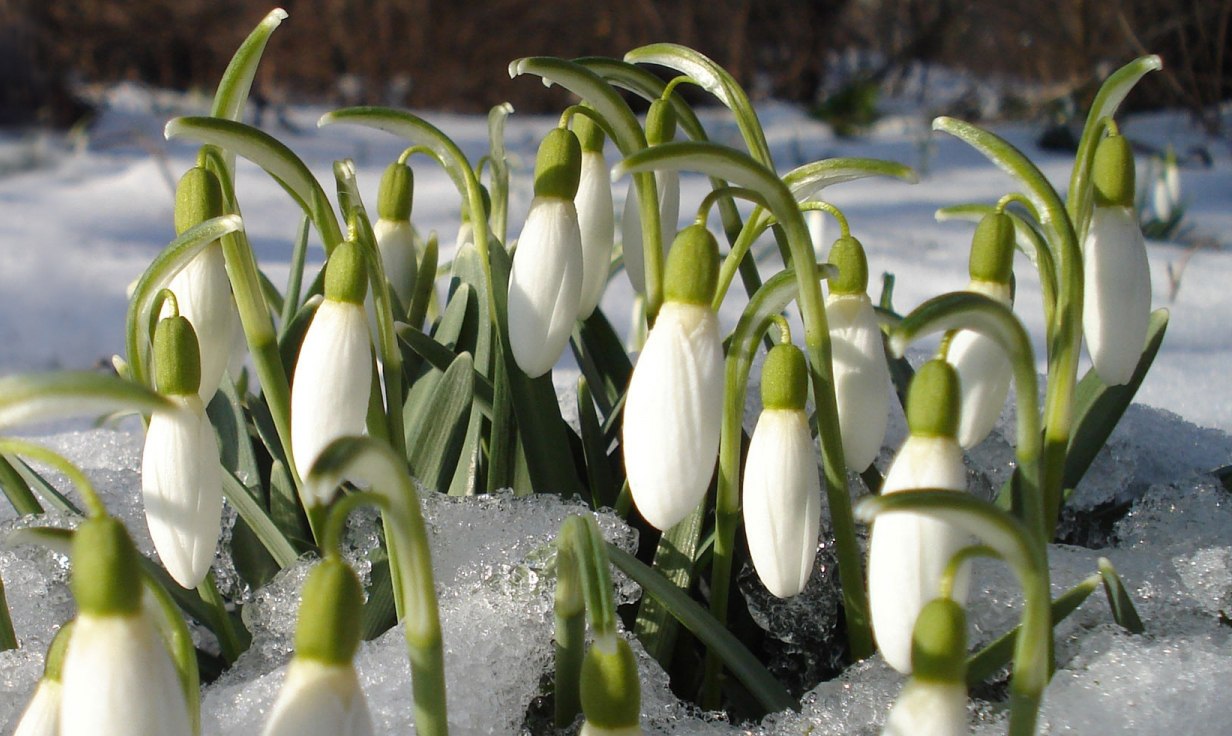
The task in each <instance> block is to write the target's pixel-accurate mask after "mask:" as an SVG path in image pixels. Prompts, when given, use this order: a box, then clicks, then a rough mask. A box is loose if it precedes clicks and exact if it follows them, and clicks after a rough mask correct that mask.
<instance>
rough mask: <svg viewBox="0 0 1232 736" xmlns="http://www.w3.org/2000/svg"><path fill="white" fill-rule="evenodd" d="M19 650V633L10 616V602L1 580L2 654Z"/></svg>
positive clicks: (0, 648) (0, 630)
mask: <svg viewBox="0 0 1232 736" xmlns="http://www.w3.org/2000/svg"><path fill="white" fill-rule="evenodd" d="M16 648H17V632H16V631H14V630H13V617H12V616H11V615H9V601H8V598H6V597H5V595H4V580H0V652H7V651H9V650H10V649H16Z"/></svg>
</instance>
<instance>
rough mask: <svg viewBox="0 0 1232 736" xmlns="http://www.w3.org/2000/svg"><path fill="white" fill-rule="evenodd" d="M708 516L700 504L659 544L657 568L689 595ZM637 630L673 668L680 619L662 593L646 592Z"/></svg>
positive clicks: (652, 652) (648, 650)
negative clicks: (661, 595)
mask: <svg viewBox="0 0 1232 736" xmlns="http://www.w3.org/2000/svg"><path fill="white" fill-rule="evenodd" d="M705 520H706V508H705V504H698V505H697V508H695V509H693V511H692V512H691V513H690V514H689V515H688V516H686V517H685V518H684V519H683V520H681V521H680V523H678V524H676V526H673V527H672V528H671V529H668V530H667V531H665V532H663V536H662V537H660V538H659V546H658V547H656V548H655V556H654V566H653V569H654V570H655V572H658V573H659V574H660V575H662V576H663V579H664V580H666V581H667V582H669V583H671V584H672V585H673V586H675V588H676V589H677V590H679V591H680V592H681V593H682V594H684V595H688V591H689V589H690V588H691V587H692V586H693V574H694V570H695V565H694V560H695V559H696V558H697V554H698V549H699V547H700V543H701V536H702V526H703V524H704V523H705ZM633 631H634V632H635V633H636V634H637V639H638V641H640V642H641V643H642V646H644V647H645V648H646V653H647V654H649V655H650V656H652V657H654V658H655V661H656V662H658V663H659V664H660V665H662V667H663V669H665V670H667V669H670V666H671V661H672V654H673V653H674V652H675V650H676V637H677V636H678V634H679V631H680V622H679V621H677V620H676V617H675V616H674V615H673V613H672V611H671V608H670V606H669V604H668V603H667V602H666V601H664V600H663V599H662V598H661V597H659V596H658V595H653V594H649V593H648V594H647V595H644V596H642V602H641V605H639V606H638V608H637V621H636V622H635V623H634V626H633Z"/></svg>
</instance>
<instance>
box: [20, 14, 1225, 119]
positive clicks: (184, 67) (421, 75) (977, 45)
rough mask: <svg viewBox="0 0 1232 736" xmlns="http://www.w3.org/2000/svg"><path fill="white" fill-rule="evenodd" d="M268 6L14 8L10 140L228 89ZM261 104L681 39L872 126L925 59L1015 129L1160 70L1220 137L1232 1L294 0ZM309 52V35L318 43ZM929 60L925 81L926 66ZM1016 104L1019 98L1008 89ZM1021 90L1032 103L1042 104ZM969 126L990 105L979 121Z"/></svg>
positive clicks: (524, 107) (497, 97)
mask: <svg viewBox="0 0 1232 736" xmlns="http://www.w3.org/2000/svg"><path fill="white" fill-rule="evenodd" d="M270 7H272V5H266V4H258V3H253V2H251V1H250V0H109V1H100V0H78V1H77V2H49V1H48V0H0V125H8V126H13V125H28V124H42V125H48V124H50V125H55V126H69V125H72V124H74V123H76V122H78V121H80V120H82V119H83V118H87V117H88V116H89V115H90V109H91V102H90V94H89V90H90V85H98V84H109V83H114V82H117V81H135V82H141V83H144V84H149V85H151V86H155V87H160V88H170V89H179V90H193V89H197V90H200V91H202V92H204V93H212V90H213V86H214V84H215V83H216V80H217V79H218V78H219V75H220V73H221V71H222V69H223V68H224V67H225V65H226V62H227V60H228V59H229V58H230V55H231V54H232V53H233V51H234V50H235V48H236V45H237V44H238V43H239V42H240V41H241V40H242V38H243V37H244V35H245V34H246V33H247V32H248V30H249V29H251V28H252V27H253V25H254V24H255V23H256V22H257V21H258V20H259V19H260V18H261V17H262V16H263V15H264V14H265V13H266V12H267V11H268V10H269V9H270ZM284 7H285V8H286V10H287V11H288V12H289V13H290V19H289V20H288V21H287V23H288V24H290V25H289V28H292V29H293V30H294V33H293V34H292V33H282V34H275V35H274V37H273V40H272V42H271V43H270V46H269V50H268V51H267V53H266V58H265V61H263V63H262V66H261V77H260V78H259V79H258V81H257V92H258V94H259V95H260V99H263V100H264V101H266V102H270V103H272V104H274V105H277V104H280V103H282V102H289V101H296V102H301V101H308V102H321V103H324V104H331V105H338V104H357V103H364V104H385V105H395V106H407V107H414V108H417V109H434V110H448V111H458V112H482V111H486V110H487V109H488V108H489V107H490V106H491V105H493V104H496V103H498V102H502V101H506V100H508V101H511V102H513V104H514V106H515V108H516V109H518V110H519V111H520V112H533V111H541V110H547V109H550V108H552V107H555V108H556V109H559V103H560V101H561V99H562V98H561V95H562V93H561V92H560V91H558V90H548V89H544V88H542V87H541V86H539V85H530V84H511V83H510V82H509V78H508V76H507V74H506V67H507V64H508V62H509V61H510V60H511V59H514V58H516V57H520V56H527V55H534V54H548V55H553V56H561V57H574V56H581V55H592V54H599V55H615V56H620V55H622V54H623V52H625V51H626V50H628V49H631V48H633V47H636V46H639V45H642V44H646V43H651V42H655V41H674V42H678V43H683V44H686V45H689V46H692V47H694V48H697V49H699V50H700V51H702V52H704V53H706V54H707V55H709V56H711V57H712V58H714V59H715V60H717V61H718V62H720V63H721V64H722V65H724V66H725V67H727V68H728V69H729V70H731V71H732V72H733V73H734V74H735V75H736V77H737V78H738V79H739V80H740V81H741V82H742V83H743V84H744V85H745V87H746V88H747V89H749V90H750V91H751V93H752V94H753V95H754V96H755V97H775V98H778V99H784V100H789V101H794V102H797V103H800V104H802V105H804V106H806V107H808V108H810V109H811V110H813V111H814V112H815V113H816V114H817V115H818V116H820V117H822V118H824V119H829V120H834V121H836V122H837V125H836V128H840V127H841V126H842V125H844V124H848V123H850V124H854V125H856V126H858V125H859V124H860V122H861V119H862V118H863V117H866V116H868V115H875V114H876V112H875V108H876V101H877V96H878V94H879V93H881V92H882V91H884V90H886V89H887V87H889V88H892V86H893V85H894V84H895V82H896V80H897V79H898V78H899V77H901V76H903V75H906V74H907V73H908V72H909V71H911V70H912V69H913V68H917V69H918V68H919V65H920V64H931V65H940V66H946V67H949V68H953V69H957V70H965V71H968V72H974V73H975V75H977V76H980V77H984V78H988V77H997V78H1001V79H1004V80H1010V82H1012V83H1014V84H1018V83H1021V86H1022V89H1023V90H1024V93H1023V94H1022V95H1017V96H1016V95H1010V96H1009V97H1008V98H1007V99H1006V100H1004V101H1003V102H1002V103H1001V104H1000V105H999V106H998V108H997V114H998V116H999V117H1039V116H1040V115H1045V114H1050V115H1056V114H1059V113H1058V111H1063V110H1065V109H1073V108H1077V109H1079V110H1081V109H1082V108H1083V107H1084V103H1085V102H1086V101H1087V99H1088V98H1089V96H1090V95H1091V94H1093V91H1094V88H1095V85H1096V82H1097V80H1100V79H1102V78H1103V77H1104V75H1106V74H1107V73H1108V72H1109V71H1111V70H1112V69H1114V68H1115V67H1116V66H1119V65H1120V64H1122V63H1124V62H1125V61H1127V60H1129V59H1131V58H1133V57H1135V56H1138V55H1140V54H1142V53H1146V52H1148V51H1149V52H1153V53H1158V54H1160V55H1162V56H1163V57H1164V62H1165V65H1164V71H1163V73H1162V74H1157V75H1152V76H1151V77H1150V78H1149V79H1148V80H1147V81H1146V82H1144V83H1143V85H1142V86H1141V87H1140V89H1139V90H1138V91H1136V92H1135V94H1134V96H1133V99H1132V101H1131V102H1132V104H1133V105H1135V106H1137V107H1138V108H1143V107H1148V108H1149V107H1162V106H1170V107H1183V108H1185V109H1187V110H1189V111H1191V112H1192V113H1193V114H1194V115H1195V116H1198V117H1199V118H1201V119H1202V121H1203V124H1204V125H1205V126H1206V127H1207V129H1208V132H1220V131H1218V127H1219V116H1218V114H1217V113H1216V112H1215V111H1214V108H1215V103H1217V102H1219V101H1221V100H1226V99H1229V98H1230V97H1232V94H1230V92H1232V53H1230V49H1229V36H1230V31H1232V0H1001V1H999V2H989V1H983V2H981V1H979V0H587V1H586V2H580V3H579V2H576V1H574V0H474V1H472V2H441V1H440V0H402V1H401V2H395V1H394V0H286V2H285V4H284ZM304 39H312V41H311V42H305V41H304ZM913 65H915V66H913ZM1011 89H1012V86H1011ZM1025 90H1030V92H1029V93H1026V92H1025ZM969 112H970V113H971V116H974V117H978V116H979V115H980V114H981V112H985V113H986V110H984V109H981V108H978V107H977V108H975V109H973V110H971V111H969Z"/></svg>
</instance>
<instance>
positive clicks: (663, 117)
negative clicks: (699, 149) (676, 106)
mask: <svg viewBox="0 0 1232 736" xmlns="http://www.w3.org/2000/svg"><path fill="white" fill-rule="evenodd" d="M675 137H676V111H675V110H673V109H672V103H670V102H668V101H667V100H655V101H654V102H652V103H650V110H649V111H648V112H647V113H646V144H647V145H650V146H657V145H659V144H660V143H667V142H668V141H670V140H671V139H673V138H675Z"/></svg>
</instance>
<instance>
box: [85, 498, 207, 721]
mask: <svg viewBox="0 0 1232 736" xmlns="http://www.w3.org/2000/svg"><path fill="white" fill-rule="evenodd" d="M72 559H73V572H72V578H71V585H72V589H73V594H74V596H75V597H76V599H77V607H78V614H77V618H76V621H75V623H74V625H73V632H72V636H71V638H70V639H69V642H68V648H67V650H66V651H65V653H64V662H63V666H62V670H61V683H62V684H61V692H60V736H190V734H192V725H191V721H190V719H189V715H188V706H187V703H186V700H185V697H184V690H183V688H182V686H181V684H180V678H179V675H178V673H177V672H176V669H175V665H174V664H172V661H171V656H170V655H169V654H168V653H167V649H166V645H165V644H164V643H163V639H162V636H161V634H159V631H158V628H157V626H156V624H155V622H154V621H153V620H152V618H151V617H150V615H149V614H147V613H146V611H145V610H144V609H143V607H142V589H141V585H142V584H141V575H142V573H141V570H140V567H139V563H138V560H139V555H138V553H137V550H136V548H135V547H134V546H133V543H132V540H131V539H129V537H128V533H127V532H126V531H125V530H124V527H123V525H122V524H121V523H120V522H118V521H116V520H114V519H111V518H108V517H94V518H91V519H89V520H87V521H86V522H85V523H83V524H82V525H81V526H80V527H79V528H78V529H77V531H76V533H75V534H74V538H73V555H72Z"/></svg>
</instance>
